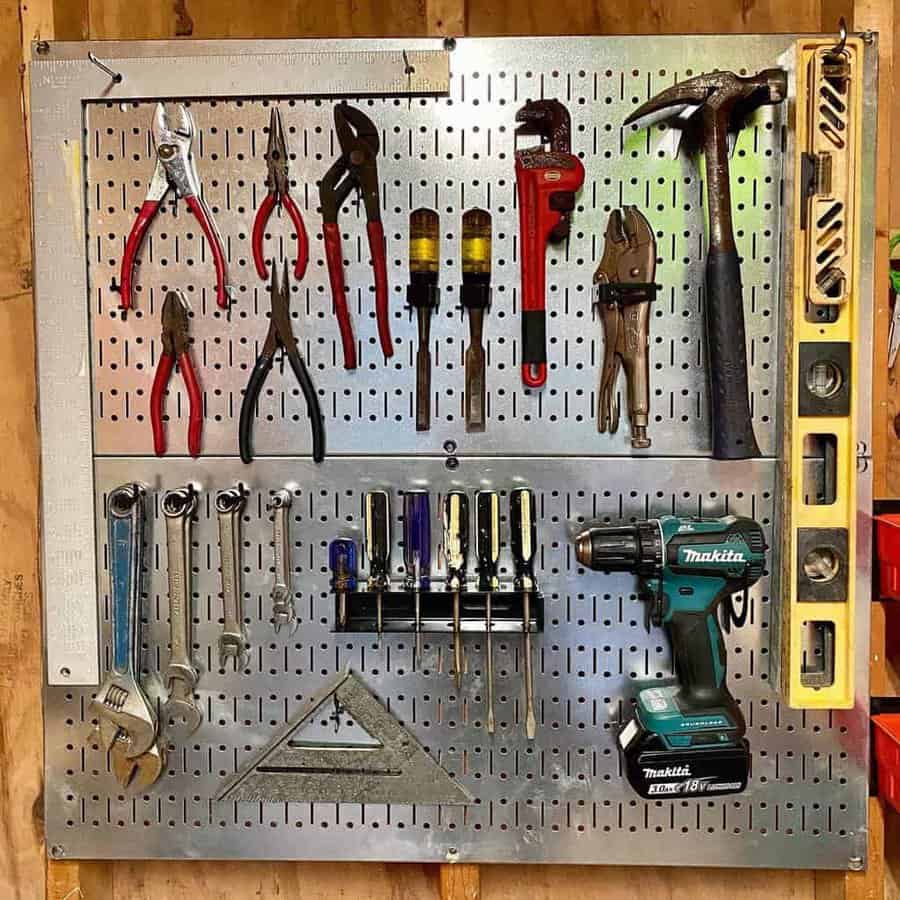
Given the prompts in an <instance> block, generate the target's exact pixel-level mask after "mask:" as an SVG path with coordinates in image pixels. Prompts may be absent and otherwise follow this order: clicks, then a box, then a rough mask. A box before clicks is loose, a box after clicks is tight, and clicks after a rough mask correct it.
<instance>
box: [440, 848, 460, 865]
mask: <svg viewBox="0 0 900 900" xmlns="http://www.w3.org/2000/svg"><path fill="white" fill-rule="evenodd" d="M444 858H445V859H446V860H447V862H448V863H454V862H459V848H458V847H448V848H447V855H446V857H444Z"/></svg>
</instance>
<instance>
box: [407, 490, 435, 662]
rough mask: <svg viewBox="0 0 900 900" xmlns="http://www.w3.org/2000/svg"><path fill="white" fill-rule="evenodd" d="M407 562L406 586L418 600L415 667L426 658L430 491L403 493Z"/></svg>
mask: <svg viewBox="0 0 900 900" xmlns="http://www.w3.org/2000/svg"><path fill="white" fill-rule="evenodd" d="M403 564H404V566H405V567H406V589H407V590H411V591H412V592H413V602H414V603H415V628H416V643H415V650H414V652H413V667H415V666H416V664H417V662H418V661H419V660H421V658H422V602H421V601H422V598H421V592H422V591H427V590H428V589H429V588H430V587H431V503H430V501H429V498H428V491H407V492H406V493H405V494H404V495H403Z"/></svg>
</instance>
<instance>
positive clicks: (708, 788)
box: [577, 516, 766, 797]
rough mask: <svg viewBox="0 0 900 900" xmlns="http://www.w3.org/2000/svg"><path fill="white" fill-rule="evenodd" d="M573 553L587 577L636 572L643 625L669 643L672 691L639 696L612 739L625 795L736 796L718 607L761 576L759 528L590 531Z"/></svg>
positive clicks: (738, 768) (736, 522) (685, 520)
mask: <svg viewBox="0 0 900 900" xmlns="http://www.w3.org/2000/svg"><path fill="white" fill-rule="evenodd" d="M577 551H578V560H579V562H581V564H582V565H585V566H587V567H588V568H591V569H597V570H600V571H607V572H614V571H618V572H624V571H627V572H634V573H635V574H636V575H637V576H638V578H639V579H640V585H641V596H642V599H643V600H644V601H645V602H647V603H648V614H649V616H648V617H649V620H650V622H652V623H653V624H655V625H661V626H662V627H663V628H664V629H665V630H666V633H667V634H668V636H669V640H670V642H671V647H672V659H673V664H674V669H675V674H676V675H677V677H678V683H677V684H675V685H665V686H661V687H651V688H645V689H644V690H642V691H640V692H639V694H638V697H637V703H636V706H635V717H634V719H632V720H631V721H629V722H628V723H626V724H625V726H624V727H623V728H622V730H621V732H620V735H619V743H620V747H621V749H622V751H623V753H624V754H625V757H626V763H627V765H626V770H627V771H628V775H629V780H630V781H631V782H632V785H633V786H634V787H635V788H636V789H637V790H638V792H639V793H641V794H642V795H643V796H648V797H663V796H680V797H684V796H696V795H705V794H712V793H719V794H722V793H733V792H735V791H739V790H743V788H744V787H745V786H746V782H747V777H748V776H749V769H750V752H749V746H748V745H747V741H746V740H745V739H744V732H745V730H746V726H745V723H744V717H743V716H742V715H741V711H740V708H739V706H738V705H737V703H736V702H735V700H734V698H733V697H732V695H731V693H730V691H729V690H728V687H727V684H726V674H727V662H726V656H725V642H724V640H723V638H722V632H721V629H720V627H719V607H720V606H721V604H722V603H723V602H724V601H725V600H728V599H729V598H730V597H731V596H732V595H734V594H735V593H738V592H746V591H747V590H748V589H749V588H750V587H751V586H752V585H753V584H755V583H756V581H758V579H759V578H760V576H761V575H762V574H763V571H764V568H765V561H766V544H765V538H764V535H763V531H762V528H761V527H760V526H759V524H757V523H756V522H755V521H753V520H752V519H748V518H741V517H737V516H726V517H723V518H715V519H714V518H693V517H679V516H662V517H661V518H659V519H651V520H648V521H645V522H638V523H635V524H633V525H622V526H607V527H598V528H591V529H588V530H587V531H585V532H583V533H582V534H581V535H580V536H579V537H578V539H577Z"/></svg>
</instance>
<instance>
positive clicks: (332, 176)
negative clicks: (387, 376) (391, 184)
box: [319, 103, 394, 369]
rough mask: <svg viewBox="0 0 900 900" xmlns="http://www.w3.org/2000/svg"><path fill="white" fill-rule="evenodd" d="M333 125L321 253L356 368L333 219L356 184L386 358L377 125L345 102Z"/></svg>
mask: <svg viewBox="0 0 900 900" xmlns="http://www.w3.org/2000/svg"><path fill="white" fill-rule="evenodd" d="M334 129H335V132H336V133H337V139H338V143H339V144H340V146H341V155H340V156H339V157H338V158H337V160H336V161H335V163H334V165H333V166H332V167H331V168H330V169H329V170H328V171H327V172H326V173H325V177H324V178H323V179H322V180H321V181H320V182H319V201H320V203H321V206H322V223H323V232H324V235H325V258H326V260H327V261H328V278H329V280H330V282H331V296H332V302H333V303H334V312H335V315H336V316H337V320H338V328H339V329H340V333H341V344H342V345H343V349H344V368H345V369H355V368H356V343H355V341H354V337H353V325H352V323H351V321H350V311H349V310H348V308H347V297H346V294H345V293H344V259H343V251H342V248H341V232H340V228H339V227H338V221H337V219H338V213H339V212H340V209H341V206H343V204H344V201H345V200H346V199H347V197H348V196H349V194H350V192H351V191H352V190H354V189H356V190H357V191H358V192H359V194H360V195H361V197H362V201H363V205H364V206H365V210H366V231H367V232H368V235H369V252H370V254H371V256H372V267H373V269H374V272H375V318H376V321H377V324H378V339H379V341H380V343H381V352H382V353H384V355H385V356H386V357H389V356H392V355H393V353H394V347H393V343H392V341H391V324H390V319H389V313H388V285H387V256H386V251H385V244H384V229H383V227H382V224H381V205H380V201H379V191H380V187H379V183H378V168H377V165H376V162H375V160H376V157H377V155H378V150H379V147H380V141H379V139H378V129H377V128H376V127H375V125H374V123H373V122H372V120H371V119H370V118H369V117H368V116H366V115H365V114H364V113H362V112H360V111H359V110H358V109H355V108H354V107H352V106H348V105H347V104H346V103H338V104H337V105H336V106H335V108H334Z"/></svg>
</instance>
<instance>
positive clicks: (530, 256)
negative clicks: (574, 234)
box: [516, 100, 584, 388]
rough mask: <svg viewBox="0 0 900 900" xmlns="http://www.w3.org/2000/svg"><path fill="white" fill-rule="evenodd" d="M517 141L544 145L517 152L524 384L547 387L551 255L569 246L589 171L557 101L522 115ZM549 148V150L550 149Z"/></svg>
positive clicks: (529, 106) (528, 108)
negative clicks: (558, 246) (529, 138)
mask: <svg viewBox="0 0 900 900" xmlns="http://www.w3.org/2000/svg"><path fill="white" fill-rule="evenodd" d="M516 120H517V121H519V122H522V123H523V124H522V125H520V127H519V128H518V129H517V130H516V134H517V135H522V134H538V135H540V136H541V138H542V144H541V145H540V146H537V147H528V148H526V149H523V150H516V193H517V197H518V203H519V243H520V247H519V256H520V257H521V266H522V382H523V383H524V384H525V386H526V387H530V388H539V387H543V385H544V383H545V382H546V381H547V338H546V331H547V329H546V324H547V313H546V307H545V302H546V270H547V263H546V250H547V244H548V243H549V242H551V241H553V242H559V241H561V240H565V239H566V238H567V237H568V233H569V214H570V213H571V212H572V210H573V209H574V208H575V193H576V192H577V191H578V190H579V189H580V188H581V186H582V184H584V166H583V165H582V164H581V160H579V159H578V157H577V156H573V155H572V153H570V152H569V138H568V136H569V128H568V120H569V114H568V112H566V109H565V107H564V106H563V105H562V104H561V103H559V102H558V101H556V100H539V101H536V102H531V101H529V102H528V103H526V104H525V106H524V107H522V109H520V110H519V112H518V113H517V114H516ZM543 142H546V143H549V149H547V148H545V146H544V143H543Z"/></svg>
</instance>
